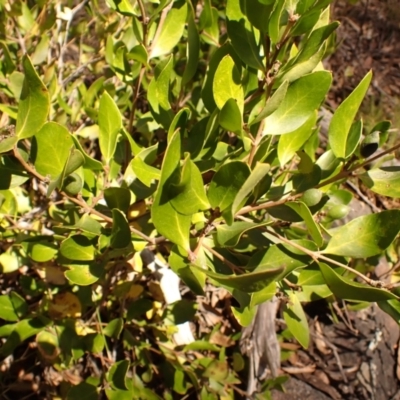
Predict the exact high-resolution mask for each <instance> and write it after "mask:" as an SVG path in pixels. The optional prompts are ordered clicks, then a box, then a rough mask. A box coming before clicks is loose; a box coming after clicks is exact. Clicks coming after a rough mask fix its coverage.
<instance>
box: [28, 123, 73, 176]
mask: <svg viewBox="0 0 400 400" xmlns="http://www.w3.org/2000/svg"><path fill="white" fill-rule="evenodd" d="M73 145H74V144H73V141H72V136H71V134H70V133H69V132H68V130H67V128H65V127H63V126H61V125H59V124H57V123H56V122H47V123H46V124H44V125H43V127H42V129H40V131H39V132H37V133H36V135H35V139H34V142H33V146H32V147H33V148H32V159H33V163H34V165H35V168H36V170H37V171H38V172H39V173H40V174H41V175H44V176H49V177H50V178H51V179H55V178H57V177H58V176H59V175H60V174H61V173H62V171H63V169H64V166H65V164H66V162H67V160H68V157H69V155H70V152H71V147H72V146H73Z"/></svg>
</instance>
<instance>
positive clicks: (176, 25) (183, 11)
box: [150, 1, 188, 58]
mask: <svg viewBox="0 0 400 400" xmlns="http://www.w3.org/2000/svg"><path fill="white" fill-rule="evenodd" d="M187 12H188V6H187V3H186V2H185V1H177V2H174V7H173V8H171V10H169V11H168V14H167V17H166V18H165V20H164V24H163V26H162V28H161V32H160V36H158V37H157V38H155V39H154V41H153V43H152V46H151V51H150V58H154V57H159V56H162V55H164V54H168V53H169V52H170V51H171V50H172V49H173V48H174V47H175V46H176V45H177V44H178V42H179V40H180V38H181V36H182V34H183V31H184V29H185V22H186V17H187Z"/></svg>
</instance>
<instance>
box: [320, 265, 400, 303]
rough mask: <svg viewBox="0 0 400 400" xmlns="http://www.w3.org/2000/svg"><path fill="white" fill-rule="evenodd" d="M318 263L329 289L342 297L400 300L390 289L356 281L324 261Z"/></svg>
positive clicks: (365, 299) (362, 299)
mask: <svg viewBox="0 0 400 400" xmlns="http://www.w3.org/2000/svg"><path fill="white" fill-rule="evenodd" d="M318 265H319V268H320V269H321V272H322V275H323V276H324V279H325V282H326V284H327V285H328V287H329V289H330V290H331V291H332V293H333V294H334V295H335V296H337V297H339V298H341V299H345V300H357V301H369V302H375V301H385V300H392V299H393V300H394V299H397V301H398V300H399V299H398V297H397V296H396V295H394V294H393V293H391V292H389V291H388V290H385V289H378V288H375V287H372V286H368V285H364V284H361V283H358V282H354V281H352V280H350V279H348V278H346V277H344V276H340V275H338V274H337V273H336V272H335V271H334V270H333V269H332V268H331V267H329V266H328V265H326V264H324V263H318Z"/></svg>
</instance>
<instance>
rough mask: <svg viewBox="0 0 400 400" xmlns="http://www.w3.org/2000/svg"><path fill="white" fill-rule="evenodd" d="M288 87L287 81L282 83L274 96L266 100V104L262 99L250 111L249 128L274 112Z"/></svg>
mask: <svg viewBox="0 0 400 400" xmlns="http://www.w3.org/2000/svg"><path fill="white" fill-rule="evenodd" d="M288 87H289V81H283V82H282V83H281V85H280V86H279V87H278V89H276V90H275V92H274V94H273V95H272V96H271V97H270V98H269V99H268V101H267V103H266V104H265V98H263V100H262V101H261V102H260V103H259V105H257V106H256V107H254V109H253V110H252V111H251V114H250V117H249V126H251V125H254V124H256V123H257V122H260V121H262V120H263V119H264V118H267V117H268V116H269V115H271V114H272V113H273V112H275V111H276V110H277V109H278V107H279V106H280V105H281V103H282V101H283V99H284V98H285V96H286V93H287V89H288ZM262 104H264V106H262Z"/></svg>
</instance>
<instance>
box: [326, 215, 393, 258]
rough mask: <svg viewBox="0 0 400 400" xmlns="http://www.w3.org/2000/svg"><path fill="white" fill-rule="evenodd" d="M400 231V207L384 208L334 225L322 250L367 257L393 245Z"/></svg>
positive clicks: (346, 255)
mask: <svg viewBox="0 0 400 400" xmlns="http://www.w3.org/2000/svg"><path fill="white" fill-rule="evenodd" d="M399 231H400V210H388V211H382V212H380V213H377V214H370V215H365V216H362V217H359V218H356V219H353V220H352V221H350V222H349V223H348V224H346V225H343V226H340V227H338V228H335V229H331V230H330V231H329V233H330V234H331V235H332V238H331V240H330V241H329V243H328V246H327V248H326V249H325V250H323V251H322V253H326V254H337V255H341V256H345V257H355V258H366V257H372V256H375V255H377V254H380V253H381V252H382V251H383V250H385V249H386V248H388V247H389V245H390V244H391V243H392V242H393V240H394V239H395V237H396V236H397V234H398V233H399Z"/></svg>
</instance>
